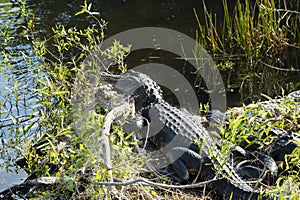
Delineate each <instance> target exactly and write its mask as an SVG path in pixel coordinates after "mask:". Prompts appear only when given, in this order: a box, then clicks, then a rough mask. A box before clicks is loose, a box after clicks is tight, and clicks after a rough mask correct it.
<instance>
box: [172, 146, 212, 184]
mask: <svg viewBox="0 0 300 200" xmlns="http://www.w3.org/2000/svg"><path fill="white" fill-rule="evenodd" d="M168 158H169V160H170V162H171V167H172V169H173V171H174V172H175V174H176V176H177V177H174V178H175V179H176V180H178V181H180V180H181V181H185V180H188V179H189V178H190V172H194V173H195V174H197V173H198V172H199V170H201V166H202V165H204V164H206V163H209V162H210V161H209V159H208V157H207V156H205V155H204V154H202V155H200V154H199V153H196V152H195V151H193V150H191V149H189V148H185V147H174V148H172V149H171V150H170V152H169V155H168Z"/></svg>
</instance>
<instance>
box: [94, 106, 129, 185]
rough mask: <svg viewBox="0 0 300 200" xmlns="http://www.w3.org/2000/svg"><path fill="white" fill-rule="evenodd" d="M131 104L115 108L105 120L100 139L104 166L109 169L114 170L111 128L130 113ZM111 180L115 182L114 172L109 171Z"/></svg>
mask: <svg viewBox="0 0 300 200" xmlns="http://www.w3.org/2000/svg"><path fill="white" fill-rule="evenodd" d="M131 107H132V106H130V104H129V103H128V102H125V103H123V104H121V105H120V106H117V107H115V108H113V109H112V110H111V111H110V112H109V113H108V114H107V115H106V117H105V120H104V122H103V127H102V131H101V136H100V138H99V142H100V146H101V147H102V150H103V161H104V166H105V167H106V168H107V169H111V168H112V164H111V158H110V145H109V135H110V132H109V131H110V127H111V124H112V123H113V121H114V120H115V119H116V118H117V117H119V116H121V115H123V114H124V113H126V112H130V111H131V110H132V109H131V110H130V108H131ZM108 173H109V180H110V182H113V176H112V171H111V170H109V171H108ZM111 189H112V190H116V189H115V188H114V187H112V188H111Z"/></svg>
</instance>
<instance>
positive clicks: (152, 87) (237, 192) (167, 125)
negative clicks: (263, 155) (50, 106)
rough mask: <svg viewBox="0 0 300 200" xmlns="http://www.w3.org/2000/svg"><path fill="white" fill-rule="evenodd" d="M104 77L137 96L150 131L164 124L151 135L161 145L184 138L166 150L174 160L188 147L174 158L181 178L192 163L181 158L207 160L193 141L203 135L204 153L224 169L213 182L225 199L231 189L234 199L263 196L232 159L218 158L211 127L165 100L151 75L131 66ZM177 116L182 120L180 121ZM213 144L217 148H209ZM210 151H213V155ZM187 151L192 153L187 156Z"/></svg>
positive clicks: (140, 112) (201, 137) (140, 111)
mask: <svg viewBox="0 0 300 200" xmlns="http://www.w3.org/2000/svg"><path fill="white" fill-rule="evenodd" d="M100 81H102V82H106V83H109V84H112V85H113V87H114V89H115V90H118V92H121V93H127V94H128V95H130V96H131V97H132V98H133V99H134V103H135V108H136V112H137V114H138V115H142V117H144V118H146V119H147V120H148V121H149V122H150V123H149V124H150V133H151V129H154V132H156V131H155V127H157V126H158V127H160V128H161V129H160V130H159V131H158V133H157V134H154V135H153V136H152V137H150V139H151V140H152V142H153V143H154V144H155V145H157V146H158V148H164V147H165V146H166V145H167V144H168V143H169V142H170V141H171V140H173V139H174V138H175V137H179V138H180V143H177V146H174V147H173V148H170V147H169V148H168V149H164V150H165V154H166V156H167V157H168V158H169V159H170V160H172V151H174V150H175V152H176V151H185V152H184V155H183V156H182V157H180V159H177V160H172V162H173V164H172V166H173V168H175V172H176V169H177V173H176V175H177V176H179V177H180V178H181V179H183V180H185V179H187V178H188V171H187V169H186V168H187V166H186V165H189V164H188V162H182V160H181V159H184V157H187V158H188V159H191V158H192V157H196V158H194V160H193V162H190V164H191V165H192V166H193V167H194V165H195V163H196V165H197V163H199V162H200V161H201V160H202V159H203V160H205V158H203V157H201V156H203V155H198V156H197V155H195V153H198V152H200V149H199V147H198V146H197V145H196V144H194V143H193V142H194V139H195V138H197V139H199V140H200V141H201V142H203V140H204V138H205V141H206V142H205V146H204V156H205V157H206V158H209V160H210V161H211V162H212V164H213V166H214V168H215V169H217V170H218V169H222V170H221V175H222V176H223V178H221V179H220V180H219V181H216V182H215V183H213V184H212V186H215V188H216V189H217V191H218V193H220V194H222V193H223V194H222V196H223V199H226V198H227V197H230V195H231V192H234V193H233V196H231V197H232V198H233V199H251V200H254V199H258V198H259V197H260V191H259V190H258V189H256V188H253V187H251V186H250V185H249V184H247V183H246V182H245V181H244V180H242V178H241V177H240V176H239V175H238V174H237V173H236V171H235V169H234V168H233V167H232V166H231V165H230V164H229V163H228V162H226V163H225V165H223V166H221V165H222V164H223V163H222V162H220V160H218V159H217V158H218V152H219V151H220V150H219V149H218V148H217V147H216V145H212V144H215V141H214V139H213V138H211V136H210V134H209V133H208V131H207V130H206V129H205V128H204V127H203V126H202V124H201V123H200V122H197V121H196V120H195V119H194V117H193V116H192V115H191V114H190V113H188V112H187V111H181V110H179V109H177V108H175V107H173V106H171V105H170V104H168V103H167V102H166V101H164V99H163V98H162V96H161V93H162V92H161V90H160V87H159V86H158V85H157V84H156V82H155V81H153V80H152V79H151V78H150V77H149V76H147V75H145V74H143V73H139V72H135V71H133V70H129V71H128V72H126V73H124V74H122V75H113V74H109V73H101V74H100ZM124 83H127V84H129V83H130V88H126V87H129V85H127V86H126V84H124ZM133 88H134V89H133ZM166 113H168V117H166V116H167V115H166ZM171 115H173V117H170V116H171ZM170 119H172V120H170ZM174 119H175V121H174ZM176 119H177V120H178V121H176ZM174 123H176V124H180V126H177V127H176V126H174V125H173V124H174ZM182 124H183V125H182ZM140 128H141V127H140ZM152 131H153V130H152ZM186 143H188V144H190V146H189V147H188V148H187V147H186V145H187V144H186ZM182 144H184V145H182ZM212 146H213V149H212V150H211V151H209V149H210V148H211V147H212ZM181 147H183V148H181ZM210 153H212V156H211V155H210ZM185 154H186V155H188V156H185ZM198 168H200V166H198ZM208 171H209V173H207V175H204V174H203V173H202V176H204V177H205V176H206V177H209V176H211V175H212V174H215V173H214V171H211V170H208ZM178 172H182V173H183V174H184V175H182V174H179V173H178ZM217 184H220V185H221V186H223V188H220V187H218V186H217ZM224 189H225V190H224ZM224 193H226V194H224Z"/></svg>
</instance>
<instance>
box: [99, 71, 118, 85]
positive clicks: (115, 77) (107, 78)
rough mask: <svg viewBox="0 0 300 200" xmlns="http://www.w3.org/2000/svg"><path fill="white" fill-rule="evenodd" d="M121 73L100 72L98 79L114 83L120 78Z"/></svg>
mask: <svg viewBox="0 0 300 200" xmlns="http://www.w3.org/2000/svg"><path fill="white" fill-rule="evenodd" d="M121 77H122V76H121V75H115V74H109V73H106V72H101V73H100V81H101V82H103V83H108V84H113V85H115V84H116V83H117V82H118V81H119V80H120V79H121Z"/></svg>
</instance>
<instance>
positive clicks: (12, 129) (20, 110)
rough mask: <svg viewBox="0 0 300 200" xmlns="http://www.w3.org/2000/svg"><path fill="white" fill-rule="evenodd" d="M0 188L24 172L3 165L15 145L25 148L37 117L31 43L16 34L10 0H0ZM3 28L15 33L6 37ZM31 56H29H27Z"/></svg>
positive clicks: (10, 161)
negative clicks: (25, 41)
mask: <svg viewBox="0 0 300 200" xmlns="http://www.w3.org/2000/svg"><path fill="white" fill-rule="evenodd" d="M0 23H1V26H0V34H1V37H0V42H1V46H0V137H1V142H0V150H1V151H0V191H1V190H3V189H6V188H7V187H9V186H12V185H13V184H16V183H19V182H21V181H22V180H23V179H24V178H25V177H26V176H27V174H26V173H25V172H24V171H23V170H19V173H16V171H15V170H16V169H15V168H14V167H10V168H9V172H8V171H7V170H6V169H2V168H3V167H4V166H5V165H6V164H10V165H14V158H15V157H16V154H17V152H16V148H17V147H16V145H18V146H19V148H20V150H22V149H23V150H25V149H26V148H25V143H26V142H25V141H23V140H24V138H25V137H26V138H27V139H28V138H29V137H30V136H31V135H33V134H36V133H37V131H38V125H37V120H38V119H39V114H38V108H39V107H40V105H38V104H36V101H37V100H38V96H37V94H36V93H35V89H36V88H35V79H36V77H37V76H38V75H39V74H37V72H36V71H37V70H36V68H35V62H36V60H35V59H34V55H33V54H32V53H31V51H30V49H31V46H30V45H28V44H26V43H25V44H24V43H23V42H22V41H21V40H20V39H19V37H18V35H17V34H16V31H17V28H18V27H19V26H20V22H19V8H18V7H15V6H14V5H13V4H12V3H11V2H10V1H9V0H5V1H3V0H1V1H0ZM5 32H9V33H10V34H11V35H15V37H10V38H6V35H5V34H4V33H5ZM28 58H30V59H28Z"/></svg>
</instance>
